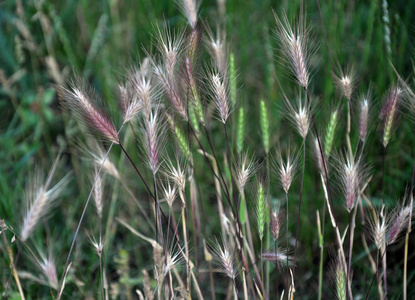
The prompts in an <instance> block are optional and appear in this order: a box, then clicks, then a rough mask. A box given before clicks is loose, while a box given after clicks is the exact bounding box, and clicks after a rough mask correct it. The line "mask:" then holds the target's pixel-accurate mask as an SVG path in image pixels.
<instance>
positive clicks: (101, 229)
mask: <svg viewBox="0 0 415 300" xmlns="http://www.w3.org/2000/svg"><path fill="white" fill-rule="evenodd" d="M102 232H103V223H102V218H99V244H100V245H99V246H100V247H101V241H102ZM103 252H104V248H102V252H101V253H100V255H99V273H100V274H101V293H102V299H105V292H104V269H103V264H102V256H103V254H104V253H103Z"/></svg>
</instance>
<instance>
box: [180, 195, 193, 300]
mask: <svg viewBox="0 0 415 300" xmlns="http://www.w3.org/2000/svg"><path fill="white" fill-rule="evenodd" d="M180 193H181V192H180ZM185 208H186V206H185V204H184V203H183V204H182V228H183V237H184V246H185V252H186V257H187V259H186V271H187V287H186V288H187V293H188V295H189V297H190V295H191V294H190V264H189V246H188V242H187V229H186V215H185V213H186V212H185Z"/></svg>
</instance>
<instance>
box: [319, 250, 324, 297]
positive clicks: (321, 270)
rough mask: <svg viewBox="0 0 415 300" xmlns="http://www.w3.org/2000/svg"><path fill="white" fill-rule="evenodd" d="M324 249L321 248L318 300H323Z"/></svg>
mask: <svg viewBox="0 0 415 300" xmlns="http://www.w3.org/2000/svg"><path fill="white" fill-rule="evenodd" d="M323 250H324V248H323V247H320V265H319V272H318V300H321V294H322V290H323V252H324V251H323Z"/></svg>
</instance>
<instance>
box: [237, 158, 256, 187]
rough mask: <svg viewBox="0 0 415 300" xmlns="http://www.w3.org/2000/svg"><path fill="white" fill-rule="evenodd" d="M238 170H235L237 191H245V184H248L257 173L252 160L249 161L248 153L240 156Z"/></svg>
mask: <svg viewBox="0 0 415 300" xmlns="http://www.w3.org/2000/svg"><path fill="white" fill-rule="evenodd" d="M237 166H238V169H237V170H236V172H235V173H236V184H237V185H238V189H239V191H241V192H242V191H243V190H244V189H245V186H246V184H247V183H248V181H249V179H250V178H251V177H252V176H253V175H254V174H255V172H256V171H257V168H258V167H257V163H256V162H255V159H254V158H251V159H249V158H248V153H247V152H246V153H244V154H242V156H241V161H240V162H239V163H238V164H237Z"/></svg>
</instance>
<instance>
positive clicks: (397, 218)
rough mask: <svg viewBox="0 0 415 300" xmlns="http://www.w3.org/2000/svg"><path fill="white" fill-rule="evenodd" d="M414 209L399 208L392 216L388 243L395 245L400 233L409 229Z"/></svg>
mask: <svg viewBox="0 0 415 300" xmlns="http://www.w3.org/2000/svg"><path fill="white" fill-rule="evenodd" d="M412 210H413V208H412V207H410V206H405V207H398V208H397V209H396V210H395V212H394V213H392V214H391V215H390V221H389V226H388V227H389V228H388V232H387V235H386V243H387V244H388V245H390V244H393V243H394V242H396V240H397V239H398V237H399V235H400V233H401V232H402V231H403V230H404V229H406V228H407V226H406V225H407V224H408V222H411V221H412V220H409V218H410V216H411V212H412Z"/></svg>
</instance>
